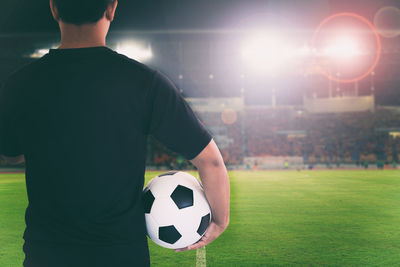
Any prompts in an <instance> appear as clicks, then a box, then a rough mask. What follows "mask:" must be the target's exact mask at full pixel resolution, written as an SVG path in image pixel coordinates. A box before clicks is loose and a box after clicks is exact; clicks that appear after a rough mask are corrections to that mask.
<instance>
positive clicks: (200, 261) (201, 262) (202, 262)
mask: <svg viewBox="0 0 400 267" xmlns="http://www.w3.org/2000/svg"><path fill="white" fill-rule="evenodd" d="M206 266H207V261H206V247H202V248H198V249H197V250H196V267H206Z"/></svg>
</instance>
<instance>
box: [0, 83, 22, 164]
mask: <svg viewBox="0 0 400 267" xmlns="http://www.w3.org/2000/svg"><path fill="white" fill-rule="evenodd" d="M17 98H18V97H17V93H16V88H15V87H14V86H13V83H12V82H7V83H5V84H4V85H2V86H1V87H0V155H4V156H9V157H14V156H19V155H21V154H23V152H22V149H21V146H20V144H19V142H18V137H17V130H16V124H17V122H16V118H17V113H18V101H19V99H17Z"/></svg>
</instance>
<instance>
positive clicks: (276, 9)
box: [0, 0, 400, 33]
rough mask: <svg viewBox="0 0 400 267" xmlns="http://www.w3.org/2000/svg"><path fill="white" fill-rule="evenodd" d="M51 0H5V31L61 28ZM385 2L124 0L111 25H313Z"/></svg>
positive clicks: (0, 21) (0, 27)
mask: <svg viewBox="0 0 400 267" xmlns="http://www.w3.org/2000/svg"><path fill="white" fill-rule="evenodd" d="M48 2H49V1H48V0H1V3H2V6H1V9H2V16H1V17H0V32H1V33H15V32H24V33H25V32H57V31H58V27H57V24H56V23H55V22H54V21H53V20H52V17H51V13H50V9H49V3H48ZM385 5H395V6H400V5H399V1H396V0H202V1H192V0H143V1H132V0H120V1H119V8H118V12H117V17H116V19H115V22H114V24H113V25H112V28H111V30H154V29H157V30H165V29H213V28H234V27H240V26H241V25H245V24H246V23H249V22H250V23H251V20H252V19H253V18H254V17H256V18H259V17H262V16H267V15H266V14H270V15H272V16H277V17H280V19H281V20H284V22H285V23H288V24H290V23H292V24H295V25H298V26H301V27H314V26H315V25H316V24H317V23H318V21H320V20H321V18H323V17H325V16H327V15H329V14H331V13H335V12H343V11H356V12H357V13H360V14H361V15H363V16H366V17H367V18H369V19H371V20H372V18H373V15H374V13H375V12H376V11H377V10H378V9H379V8H380V7H382V6H385ZM299 24H300V25H299Z"/></svg>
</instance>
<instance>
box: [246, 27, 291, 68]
mask: <svg viewBox="0 0 400 267" xmlns="http://www.w3.org/2000/svg"><path fill="white" fill-rule="evenodd" d="M292 52H293V51H292V49H291V48H290V47H289V45H288V42H287V41H285V40H284V39H283V38H282V37H281V36H279V35H278V34H276V33H270V32H268V33H257V34H254V35H253V36H252V37H251V38H249V39H248V40H247V41H246V42H245V44H244V46H243V50H242V57H243V59H244V60H245V62H246V65H247V66H248V67H249V68H250V69H252V70H253V71H255V72H256V73H260V74H271V75H275V74H277V71H278V70H280V69H281V68H282V67H283V66H284V65H285V64H286V63H287V61H288V60H289V59H290V58H291V57H292V56H293V55H292Z"/></svg>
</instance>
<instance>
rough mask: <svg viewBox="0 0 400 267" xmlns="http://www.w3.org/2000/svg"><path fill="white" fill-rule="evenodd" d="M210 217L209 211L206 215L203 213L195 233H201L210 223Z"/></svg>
mask: <svg viewBox="0 0 400 267" xmlns="http://www.w3.org/2000/svg"><path fill="white" fill-rule="evenodd" d="M210 217H211V216H210V213H209V214H207V215H205V216H203V217H202V218H201V222H200V225H199V229H197V233H198V234H199V235H203V234H204V232H205V231H206V230H207V227H208V225H210Z"/></svg>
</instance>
